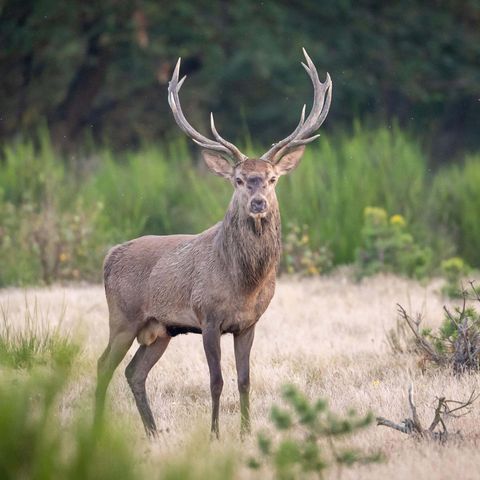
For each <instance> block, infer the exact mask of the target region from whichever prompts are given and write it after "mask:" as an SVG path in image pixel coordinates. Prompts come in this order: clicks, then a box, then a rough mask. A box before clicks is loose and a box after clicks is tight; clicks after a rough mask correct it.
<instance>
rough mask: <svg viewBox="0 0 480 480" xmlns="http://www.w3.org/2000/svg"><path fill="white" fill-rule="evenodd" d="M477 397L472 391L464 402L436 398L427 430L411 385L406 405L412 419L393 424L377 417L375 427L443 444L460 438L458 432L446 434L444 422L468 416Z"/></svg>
mask: <svg viewBox="0 0 480 480" xmlns="http://www.w3.org/2000/svg"><path fill="white" fill-rule="evenodd" d="M479 396H480V394H479V395H475V390H474V391H472V393H471V395H470V397H469V398H468V400H467V401H465V402H461V401H458V400H447V399H446V398H445V397H439V398H437V406H436V407H435V414H434V417H433V420H432V422H431V423H430V426H429V427H428V428H423V427H422V424H421V422H420V418H419V416H418V413H417V407H416V405H415V401H414V398H413V384H411V385H410V387H409V389H408V403H409V406H410V410H411V412H412V418H405V419H404V420H402V421H401V422H400V423H395V422H392V421H391V420H388V419H386V418H384V417H377V425H378V426H384V427H389V428H393V429H394V430H398V431H399V432H402V433H405V434H407V435H411V436H412V437H415V438H418V439H428V440H435V441H438V442H441V443H444V442H446V441H447V440H448V439H450V438H451V437H456V438H458V437H460V438H461V434H460V432H458V431H457V432H454V433H453V434H450V433H449V432H448V430H447V426H446V423H445V420H446V419H447V418H448V417H451V418H458V417H462V416H464V415H468V414H469V413H470V411H471V409H470V408H469V407H471V405H472V404H473V402H475V400H477V398H478V397H479ZM451 405H452V407H451ZM454 405H455V406H454ZM453 406H454V407H453ZM464 409H467V411H464V412H463V413H461V414H459V413H458V412H459V411H460V410H464Z"/></svg>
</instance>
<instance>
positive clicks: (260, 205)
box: [250, 198, 267, 213]
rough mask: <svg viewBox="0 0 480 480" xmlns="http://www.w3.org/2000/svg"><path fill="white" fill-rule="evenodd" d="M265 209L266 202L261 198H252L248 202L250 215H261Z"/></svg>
mask: <svg viewBox="0 0 480 480" xmlns="http://www.w3.org/2000/svg"><path fill="white" fill-rule="evenodd" d="M266 209H267V202H266V201H265V200H264V199H263V198H254V199H252V201H251V202H250V211H251V212H252V213H263V212H264V211H265V210H266Z"/></svg>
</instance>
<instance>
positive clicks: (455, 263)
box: [441, 257, 470, 298]
mask: <svg viewBox="0 0 480 480" xmlns="http://www.w3.org/2000/svg"><path fill="white" fill-rule="evenodd" d="M441 270H442V274H443V276H444V277H445V280H446V282H445V285H444V286H443V287H442V293H443V294H444V295H446V296H447V297H449V298H461V297H462V294H463V288H462V285H461V282H462V279H464V278H465V276H466V275H468V273H469V272H470V267H469V266H468V265H467V264H466V263H465V262H464V261H463V259H461V258H460V257H452V258H449V259H447V260H444V261H443V262H442V263H441Z"/></svg>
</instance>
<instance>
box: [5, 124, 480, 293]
mask: <svg viewBox="0 0 480 480" xmlns="http://www.w3.org/2000/svg"><path fill="white" fill-rule="evenodd" d="M1 158H2V159H1V160H0V225H1V227H0V286H1V285H10V284H28V283H36V282H39V281H42V282H47V283H48V282H50V281H53V280H56V279H60V280H69V279H74V280H77V279H79V278H86V279H88V280H100V278H101V276H100V269H101V261H102V257H103V255H104V254H105V252H106V251H107V249H108V247H109V246H111V245H113V244H115V243H118V242H121V241H125V240H128V239H130V238H134V237H137V236H140V235H144V234H157V235H161V234H171V233H196V232H200V231H202V230H203V229H205V228H208V227H209V226H211V225H213V224H214V223H215V222H217V221H219V220H221V219H222V217H223V215H224V212H225V211H226V208H227V205H228V202H229V198H230V196H231V192H232V187H231V186H230V185H229V183H228V182H226V181H224V180H223V179H220V178H218V177H215V176H214V175H211V174H210V173H209V172H208V171H207V169H206V168H205V166H204V165H203V163H202V162H201V161H200V160H199V158H197V157H195V156H193V155H192V154H191V151H190V150H189V149H188V145H187V141H186V140H181V141H178V142H173V143H170V144H166V145H164V146H158V145H150V146H145V147H143V148H141V149H140V150H138V151H135V152H124V153H121V154H118V153H117V154H114V153H113V152H112V151H109V150H107V149H103V150H101V151H99V152H97V153H96V154H95V155H90V157H88V158H85V159H84V160H82V161H80V160H79V159H77V160H76V161H73V160H72V159H71V158H64V157H62V156H61V155H59V154H57V153H56V152H55V150H54V149H53V147H52V145H51V144H50V141H49V138H48V134H47V132H45V131H44V132H43V133H42V134H41V135H40V136H39V140H38V142H36V144H35V145H34V144H33V143H32V142H16V143H13V144H11V145H7V146H5V147H4V148H3V151H2V155H1ZM479 172H480V157H479V156H472V157H469V158H468V159H467V161H466V162H465V165H464V166H454V167H450V168H447V169H442V170H440V171H439V172H436V173H435V174H433V175H432V174H431V173H430V172H429V171H428V168H427V161H426V157H425V155H424V154H423V152H422V150H421V148H420V146H419V144H418V142H417V141H415V140H414V139H412V138H411V137H410V136H409V135H408V134H406V133H405V132H404V131H402V130H401V129H400V128H399V127H397V126H393V127H392V128H387V127H384V128H377V129H367V128H363V127H362V126H360V125H356V126H355V128H354V130H353V133H351V134H342V135H337V136H334V137H326V136H322V137H321V138H320V139H319V140H318V141H317V142H316V143H314V144H312V145H310V146H309V147H308V148H307V150H306V153H305V156H304V159H303V160H302V162H301V164H300V166H299V167H298V168H297V170H296V171H294V172H293V173H292V174H290V175H288V176H286V177H284V178H282V179H281V180H280V182H279V186H278V189H277V190H278V196H279V200H280V208H281V211H282V220H283V222H284V223H285V225H286V224H287V223H292V222H293V223H296V224H297V225H299V226H300V227H301V226H302V225H304V224H305V225H307V228H308V232H309V236H310V238H311V243H310V244H311V246H312V247H313V248H318V247H320V246H325V245H327V246H328V247H329V248H330V249H331V250H332V252H333V257H334V262H335V263H336V264H339V263H346V262H351V261H353V259H354V257H355V251H356V249H357V248H358V246H359V244H360V232H361V228H362V222H363V210H364V208H365V207H367V206H377V207H382V208H384V209H386V210H387V211H388V212H390V213H391V214H394V213H400V214H402V215H404V216H405V217H406V219H407V220H408V222H409V224H410V225H412V228H414V229H415V236H416V237H417V238H419V239H420V240H422V241H424V242H428V243H430V244H431V246H432V247H433V248H434V250H435V251H436V254H437V256H438V257H439V260H440V257H442V256H444V255H445V252H446V251H447V250H448V253H449V254H450V253H453V252H455V253H457V254H459V255H461V256H464V257H465V258H466V260H467V261H469V262H470V263H471V264H472V265H473V266H480V254H479V253H478V248H477V239H478V238H479V233H480V232H479V229H480V226H479V225H480V224H479V223H478V222H477V221H476V218H477V215H478V211H479V205H480V194H479V193H478V192H479V191H480V189H478V188H477V185H478V178H479V176H480V173H479ZM427 173H428V174H427ZM439 239H441V241H439Z"/></svg>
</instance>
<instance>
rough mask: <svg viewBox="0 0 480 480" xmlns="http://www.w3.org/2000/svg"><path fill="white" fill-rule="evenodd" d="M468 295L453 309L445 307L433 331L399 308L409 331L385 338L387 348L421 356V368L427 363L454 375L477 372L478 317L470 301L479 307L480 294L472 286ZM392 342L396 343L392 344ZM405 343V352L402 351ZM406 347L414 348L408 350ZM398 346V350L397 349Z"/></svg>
mask: <svg viewBox="0 0 480 480" xmlns="http://www.w3.org/2000/svg"><path fill="white" fill-rule="evenodd" d="M470 285H471V292H468V291H466V290H464V291H463V294H462V295H463V302H462V305H461V306H460V307H458V306H455V307H454V309H453V310H452V309H450V308H447V307H444V318H443V322H442V324H441V326H440V327H439V328H438V329H437V330H436V331H434V330H433V329H432V328H429V327H422V326H421V324H422V317H421V315H417V316H416V318H412V317H411V316H410V315H409V314H408V313H407V312H406V310H405V309H404V308H403V307H402V306H400V305H399V306H398V307H399V313H400V318H401V320H402V321H403V322H404V324H405V325H406V327H407V328H408V329H409V331H410V334H411V335H410V336H409V337H408V336H407V333H406V329H401V330H398V329H397V331H400V332H401V333H402V335H401V337H399V336H395V334H394V333H392V332H390V333H389V334H388V337H389V338H388V340H389V343H390V345H391V346H392V347H393V348H394V351H396V352H404V351H410V352H412V351H414V352H416V353H419V354H421V355H422V362H421V363H422V364H426V363H427V362H430V363H433V364H436V365H438V366H441V367H451V368H452V369H453V371H454V372H456V373H462V372H465V371H472V370H476V371H478V370H479V368H480V313H479V312H478V311H477V310H476V309H475V307H474V306H473V305H472V304H471V300H473V301H475V302H477V303H480V292H479V291H478V290H477V289H476V287H475V285H474V283H473V282H471V283H470ZM392 338H395V340H396V341H395V342H392ZM401 343H404V344H406V345H407V348H403V345H401ZM408 344H410V345H413V347H414V348H411V347H410V346H409V345H408ZM398 346H400V348H398Z"/></svg>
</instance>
